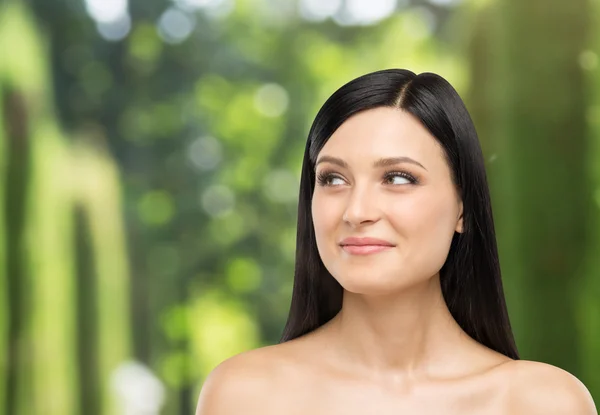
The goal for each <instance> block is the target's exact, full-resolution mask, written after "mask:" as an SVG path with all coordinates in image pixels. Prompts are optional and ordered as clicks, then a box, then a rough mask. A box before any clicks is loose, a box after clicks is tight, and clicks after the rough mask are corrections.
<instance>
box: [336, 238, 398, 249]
mask: <svg viewBox="0 0 600 415" xmlns="http://www.w3.org/2000/svg"><path fill="white" fill-rule="evenodd" d="M340 245H341V246H348V245H350V246H364V245H377V246H388V247H389V246H395V245H394V244H393V243H391V242H389V241H386V240H384V239H379V238H368V237H365V238H354V237H353V238H346V239H344V240H343V241H342V242H340Z"/></svg>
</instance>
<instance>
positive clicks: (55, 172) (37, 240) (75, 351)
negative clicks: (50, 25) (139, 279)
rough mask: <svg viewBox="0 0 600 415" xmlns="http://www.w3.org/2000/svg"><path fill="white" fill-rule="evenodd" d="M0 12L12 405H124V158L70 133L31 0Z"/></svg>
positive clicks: (46, 409)
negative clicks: (118, 162) (119, 162)
mask: <svg viewBox="0 0 600 415" xmlns="http://www.w3.org/2000/svg"><path fill="white" fill-rule="evenodd" d="M0 12H1V13H0V56H2V57H3V59H2V62H1V64H0V98H2V99H1V101H0V108H2V111H1V112H0V128H1V129H2V132H1V133H0V143H1V144H2V149H3V150H5V151H4V152H3V153H2V158H0V161H1V163H0V167H2V171H0V177H1V179H0V191H2V194H1V195H0V202H2V204H0V212H1V213H2V215H3V216H2V217H1V219H2V224H1V226H0V232H4V233H3V234H2V236H0V258H4V259H5V260H6V268H5V270H4V269H3V270H0V295H2V296H4V297H6V298H7V299H8V306H6V307H4V304H5V303H4V302H2V303H0V305H1V306H2V307H3V308H2V309H0V329H2V328H3V327H6V328H5V329H4V330H0V335H2V336H3V337H2V340H0V352H1V353H2V359H1V360H0V363H2V367H1V368H0V369H2V375H3V377H2V378H1V379H0V388H2V391H1V392H0V398H4V397H6V399H2V400H1V401H0V402H2V408H0V411H2V412H1V413H3V414H6V415H8V414H10V415H13V414H15V415H21V414H24V415H25V414H38V413H39V414H42V413H43V414H48V415H54V414H56V415H59V414H60V415H76V414H79V413H85V414H88V413H89V414H94V413H102V414H115V413H118V409H117V402H116V397H115V395H114V393H112V391H111V379H112V376H113V374H114V371H115V369H117V368H118V367H119V365H120V364H122V363H123V362H124V361H126V360H127V359H129V358H130V313H129V278H128V263H127V252H126V249H125V243H124V226H123V223H122V218H121V216H122V213H121V211H120V206H121V200H120V190H121V189H120V181H119V176H118V173H117V168H116V166H115V165H114V163H113V162H112V160H111V159H110V157H108V155H107V154H105V153H104V152H102V151H101V149H100V148H98V147H92V146H90V145H89V144H87V143H78V144H76V145H72V144H70V143H69V142H68V141H67V140H66V139H65V136H64V135H63V134H62V132H61V131H60V128H59V127H58V125H57V124H58V123H57V122H56V117H55V113H54V110H53V106H52V99H51V93H50V92H49V91H51V90H52V88H50V87H48V85H52V82H51V81H50V79H49V77H48V73H47V71H46V69H47V65H46V58H47V54H46V53H45V47H44V46H45V45H44V44H43V41H42V38H41V37H40V36H39V35H38V32H37V30H36V29H35V27H34V23H33V21H32V20H31V17H30V15H29V14H28V11H27V9H26V7H25V6H24V5H23V4H22V3H21V2H19V1H11V2H10V3H9V4H8V5H7V6H6V7H5V8H3V9H0ZM16 50H18V53H15V51H16ZM5 57H7V58H6V59H5ZM76 212H77V214H76ZM75 218H78V219H79V221H78V222H75ZM78 225H79V226H81V229H79V231H78V232H75V227H76V226H78ZM4 238H5V239H6V242H4V243H2V242H3V240H4ZM3 248H4V249H5V250H6V251H5V252H4V251H2V249H3ZM78 248H79V249H78ZM82 252H85V253H86V255H83V256H81V257H79V256H78V253H82ZM4 275H6V278H5V279H4V278H3V276H4ZM78 289H79V291H78ZM78 294H82V298H81V299H80V301H77V296H78ZM86 298H88V299H89V300H90V301H89V302H88V303H85V304H82V303H81V301H83V300H85V299H86ZM80 311H82V312H80ZM83 319H87V321H84V320H83ZM78 321H79V325H78ZM83 328H85V331H82V332H81V335H79V336H78V335H77V333H78V330H83ZM86 332H87V334H90V338H87V337H83V335H84V334H86ZM91 342H94V343H93V347H90V346H91ZM80 363H83V364H82V365H80ZM86 369H89V372H86V373H84V372H83V371H85V370H86ZM5 374H6V376H5V377H4V375H5ZM5 379H6V382H5V381H4V380H5ZM80 380H83V381H84V382H86V383H85V384H81V383H80Z"/></svg>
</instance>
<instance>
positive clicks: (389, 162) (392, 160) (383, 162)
mask: <svg viewBox="0 0 600 415" xmlns="http://www.w3.org/2000/svg"><path fill="white" fill-rule="evenodd" d="M319 163H332V164H336V165H338V166H340V167H343V168H345V169H347V168H348V163H346V162H345V161H344V160H342V159H340V158H337V157H333V156H322V157H321V158H319V159H318V160H317V163H316V164H315V167H317V166H318V165H319ZM401 163H410V164H414V165H416V166H419V167H421V168H423V169H425V170H427V169H426V168H425V166H423V165H422V164H421V163H419V162H418V161H417V160H414V159H411V158H410V157H387V158H380V159H379V160H377V161H375V163H373V168H381V167H387V166H394V165H396V164H401Z"/></svg>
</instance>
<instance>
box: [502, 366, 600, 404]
mask: <svg viewBox="0 0 600 415" xmlns="http://www.w3.org/2000/svg"><path fill="white" fill-rule="evenodd" d="M503 366H504V369H505V370H506V372H505V374H506V376H507V378H508V379H507V381H508V382H509V384H510V385H511V386H510V397H509V400H510V406H511V409H512V410H513V411H514V413H527V414H533V415H535V414H544V415H550V414H556V415H558V414H578V415H598V412H597V410H596V406H595V405H594V400H593V399H592V395H591V394H590V391H589V390H588V389H587V388H586V387H585V385H584V384H583V382H581V381H580V380H579V379H578V378H577V377H575V376H574V375H572V374H571V373H569V372H567V371H566V370H563V369H561V368H559V367H556V366H553V365H550V364H547V363H542V362H536V361H532V360H514V361H512V362H510V363H508V364H506V365H503ZM511 413H513V412H511Z"/></svg>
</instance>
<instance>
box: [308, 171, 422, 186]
mask: <svg viewBox="0 0 600 415" xmlns="http://www.w3.org/2000/svg"><path fill="white" fill-rule="evenodd" d="M393 177H402V178H404V179H406V180H408V181H409V182H410V183H409V184H418V183H419V181H418V180H417V179H416V178H415V177H414V176H413V175H412V174H410V173H407V172H405V171H387V172H385V174H384V175H383V178H384V180H389V179H390V178H393ZM332 178H336V179H341V180H343V179H342V178H341V177H340V176H339V175H337V174H335V173H333V172H332V171H329V170H324V171H320V172H319V173H318V174H317V183H318V184H319V186H324V187H330V186H334V185H332V184H329V180H330V179H332ZM393 186H394V185H393ZM395 186H401V185H395Z"/></svg>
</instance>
